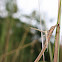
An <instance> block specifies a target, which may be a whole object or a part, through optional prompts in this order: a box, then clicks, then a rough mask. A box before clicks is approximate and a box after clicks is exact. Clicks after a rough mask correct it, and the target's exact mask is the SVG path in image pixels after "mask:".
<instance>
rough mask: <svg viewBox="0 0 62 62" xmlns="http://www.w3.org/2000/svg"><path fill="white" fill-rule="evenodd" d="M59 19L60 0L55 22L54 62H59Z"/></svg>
mask: <svg viewBox="0 0 62 62" xmlns="http://www.w3.org/2000/svg"><path fill="white" fill-rule="evenodd" d="M60 18H61V0H59V2H58V20H57V24H58V26H57V30H56V39H55V52H54V62H59V40H60V39H59V38H60V26H59V25H60Z"/></svg>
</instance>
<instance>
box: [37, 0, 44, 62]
mask: <svg viewBox="0 0 62 62" xmlns="http://www.w3.org/2000/svg"><path fill="white" fill-rule="evenodd" d="M38 4H39V14H40V25H41V11H40V0H38ZM41 30H42V25H41ZM41 40H42V49H43V47H44V46H43V44H44V42H43V33H42V32H41ZM44 61H45V59H44V53H43V62H44Z"/></svg>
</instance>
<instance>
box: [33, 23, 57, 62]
mask: <svg viewBox="0 0 62 62" xmlns="http://www.w3.org/2000/svg"><path fill="white" fill-rule="evenodd" d="M57 25H58V24H56V25H55V26H52V27H51V28H50V30H48V33H47V39H48V40H47V41H46V42H45V45H44V47H43V49H42V50H41V52H40V53H39V55H38V57H37V58H36V60H35V61H34V62H38V61H39V60H40V58H41V56H42V55H43V53H44V52H45V50H46V48H47V46H48V43H49V41H50V38H51V36H52V33H53V31H54V29H55V27H56V26H57ZM33 29H34V28H33ZM35 30H38V29H35ZM39 31H40V30H39ZM41 32H45V31H41Z"/></svg>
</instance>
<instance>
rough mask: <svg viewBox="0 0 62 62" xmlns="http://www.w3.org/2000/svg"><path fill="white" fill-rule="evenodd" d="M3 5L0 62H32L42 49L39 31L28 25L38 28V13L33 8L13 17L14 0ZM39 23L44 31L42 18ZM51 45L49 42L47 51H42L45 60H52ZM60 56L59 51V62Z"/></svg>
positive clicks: (15, 8) (0, 22)
mask: <svg viewBox="0 0 62 62" xmlns="http://www.w3.org/2000/svg"><path fill="white" fill-rule="evenodd" d="M5 7H6V11H7V13H8V15H7V16H5V17H3V16H0V62H27V61H28V62H34V60H35V59H36V57H37V56H38V54H39V52H40V51H41V49H42V47H41V46H42V45H41V42H40V40H39V39H40V37H41V32H39V31H36V30H33V29H31V28H30V27H34V28H38V26H39V25H40V22H39V16H40V15H39V14H38V12H37V11H35V10H34V11H33V12H32V13H31V14H30V15H25V14H21V17H20V19H19V18H15V17H14V14H15V13H17V11H18V7H17V4H16V3H15V2H14V0H8V1H6V2H5ZM60 8H61V7H60ZM59 14H60V11H59V13H58V18H60V17H59V16H60V15H59ZM22 18H25V21H28V23H26V22H23V19H22ZM29 20H30V21H29ZM32 20H33V22H34V23H36V24H35V25H33V24H32ZM58 20H60V19H58ZM58 23H59V22H58ZM41 24H42V29H43V30H44V31H45V30H46V26H45V20H44V19H43V20H41ZM57 28H58V27H57ZM43 34H45V33H43ZM56 36H57V34H56ZM53 37H54V36H51V38H52V39H53ZM45 39H46V38H45ZM45 39H44V41H45ZM50 41H51V40H50ZM55 42H56V41H55ZM55 44H56V43H55ZM53 46H54V45H53V44H52V43H49V48H48V52H47V50H46V51H45V52H44V53H45V62H52V60H54V58H53V57H54V47H53ZM55 47H56V46H55ZM61 48H62V47H61ZM58 50H59V48H58ZM60 52H62V49H60ZM61 56H62V54H61V53H60V58H59V59H58V61H59V60H60V61H59V62H61ZM58 57H59V54H58ZM41 61H42V62H43V58H42V57H41V59H40V61H39V62H41Z"/></svg>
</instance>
